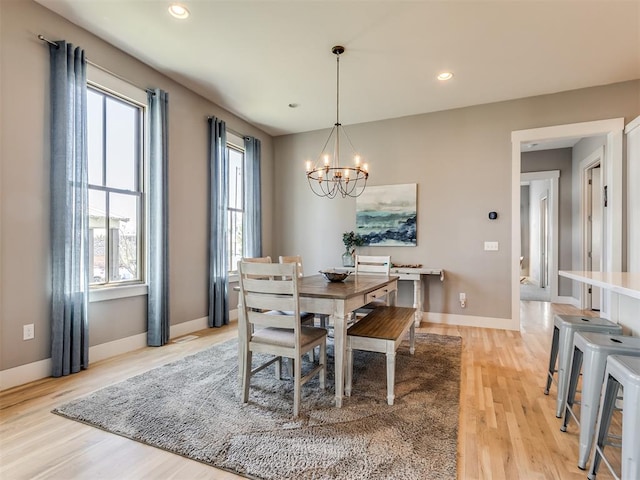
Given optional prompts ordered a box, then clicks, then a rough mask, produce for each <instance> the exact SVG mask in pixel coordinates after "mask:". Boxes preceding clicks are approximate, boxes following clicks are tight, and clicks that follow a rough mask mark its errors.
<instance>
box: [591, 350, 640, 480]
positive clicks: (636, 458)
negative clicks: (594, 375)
mask: <svg viewBox="0 0 640 480" xmlns="http://www.w3.org/2000/svg"><path fill="white" fill-rule="evenodd" d="M620 387H622V395H623V407H622V445H619V446H622V455H621V475H620V477H618V476H617V474H616V473H615V471H614V469H613V466H612V465H611V463H610V462H609V460H608V459H607V458H606V457H605V456H604V447H605V445H616V444H614V443H612V442H611V441H610V440H609V434H608V432H609V426H610V425H611V416H612V415H613V410H614V408H615V403H616V397H617V395H618V390H619V388H620ZM601 403H602V404H601V406H600V415H599V416H598V427H597V430H596V432H597V434H596V446H595V448H594V449H593V456H592V458H591V468H590V469H589V475H587V478H589V480H594V479H595V478H596V474H597V473H598V467H599V466H600V460H603V461H604V463H605V465H606V466H607V468H608V469H609V470H610V471H611V473H612V474H613V476H614V477H615V478H616V479H618V480H619V479H620V478H622V479H637V478H640V358H639V357H629V356H619V355H612V356H610V357H609V358H607V369H606V373H605V384H604V388H603V390H602V402H601Z"/></svg>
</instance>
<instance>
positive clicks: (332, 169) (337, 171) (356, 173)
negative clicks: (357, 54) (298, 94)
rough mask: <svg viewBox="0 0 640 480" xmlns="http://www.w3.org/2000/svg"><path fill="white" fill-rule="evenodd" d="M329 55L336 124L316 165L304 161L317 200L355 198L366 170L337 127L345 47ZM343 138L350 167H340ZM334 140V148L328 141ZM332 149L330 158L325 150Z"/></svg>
mask: <svg viewBox="0 0 640 480" xmlns="http://www.w3.org/2000/svg"><path fill="white" fill-rule="evenodd" d="M331 52H332V53H333V54H334V55H335V56H336V123H335V124H334V125H333V128H332V129H331V132H329V137H328V138H327V141H326V142H325V143H324V146H323V147H322V151H321V152H320V156H319V157H318V159H317V160H316V163H315V164H312V163H311V161H310V160H309V161H307V180H308V181H309V186H310V187H311V190H312V191H313V193H315V194H316V195H318V196H319V197H328V198H334V197H335V196H336V195H338V194H339V195H340V196H341V197H342V198H345V197H357V196H359V195H360V194H361V193H362V192H363V191H364V188H365V186H366V185H367V179H368V178H369V166H368V165H367V164H366V163H364V164H363V163H361V159H360V155H358V154H357V153H356V152H355V149H354V148H353V144H352V143H351V140H350V139H349V136H348V135H347V132H346V131H345V129H344V128H343V127H342V124H341V123H340V55H341V54H343V53H344V47H341V46H339V45H338V46H335V47H333V48H332V49H331ZM342 137H344V139H346V141H347V143H348V145H349V147H350V148H351V152H352V153H353V165H351V166H341V165H340V147H341V140H342ZM332 139H333V144H331V143H330V142H331V140H332ZM328 145H332V146H333V154H332V155H331V154H329V153H328V152H327V146H328Z"/></svg>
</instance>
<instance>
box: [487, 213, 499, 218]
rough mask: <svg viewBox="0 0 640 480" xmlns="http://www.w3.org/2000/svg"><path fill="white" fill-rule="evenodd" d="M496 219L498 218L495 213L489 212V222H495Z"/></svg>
mask: <svg viewBox="0 0 640 480" xmlns="http://www.w3.org/2000/svg"><path fill="white" fill-rule="evenodd" d="M496 218H498V213H497V212H489V220H495V219H496Z"/></svg>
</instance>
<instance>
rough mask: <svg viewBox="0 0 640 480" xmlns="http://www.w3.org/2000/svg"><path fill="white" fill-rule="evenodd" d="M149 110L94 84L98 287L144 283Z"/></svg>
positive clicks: (90, 94)
mask: <svg viewBox="0 0 640 480" xmlns="http://www.w3.org/2000/svg"><path fill="white" fill-rule="evenodd" d="M144 109H145V106H144V105H143V104H139V103H136V102H134V101H132V100H129V99H125V98H124V97H121V96H117V95H116V94H113V93H111V92H110V91H107V90H106V89H102V88H100V87H98V86H95V85H89V88H88V91H87V129H88V132H87V133H88V135H87V137H88V157H89V172H88V176H89V276H90V284H92V285H94V286H106V285H109V286H111V285H118V284H129V283H140V282H143V281H144V261H143V259H144V246H143V238H144V214H143V212H144V209H143V207H144V197H143V185H144V181H143V179H144V176H143V143H144V142H143V139H144V136H143V133H144Z"/></svg>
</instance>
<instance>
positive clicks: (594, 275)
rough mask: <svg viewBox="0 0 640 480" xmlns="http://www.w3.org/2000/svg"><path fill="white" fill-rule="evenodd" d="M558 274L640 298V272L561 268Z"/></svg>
mask: <svg viewBox="0 0 640 480" xmlns="http://www.w3.org/2000/svg"><path fill="white" fill-rule="evenodd" d="M558 274H559V275H560V276H561V277H566V278H570V279H572V280H576V281H578V282H583V283H587V284H589V285H595V286H596V287H600V288H604V289H607V290H610V291H612V292H615V293H618V294H620V295H626V296H628V297H632V298H637V299H639V300H640V273H628V272H587V271H568V270H560V271H559V272H558Z"/></svg>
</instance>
